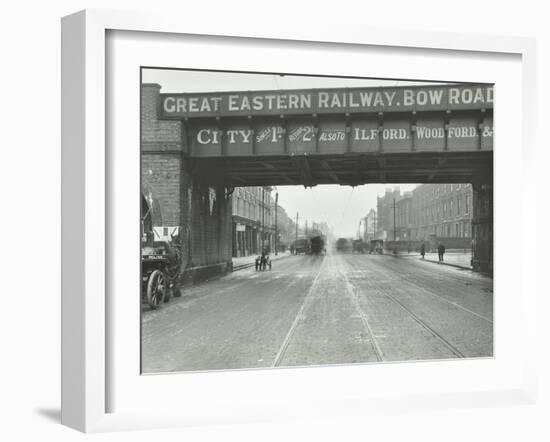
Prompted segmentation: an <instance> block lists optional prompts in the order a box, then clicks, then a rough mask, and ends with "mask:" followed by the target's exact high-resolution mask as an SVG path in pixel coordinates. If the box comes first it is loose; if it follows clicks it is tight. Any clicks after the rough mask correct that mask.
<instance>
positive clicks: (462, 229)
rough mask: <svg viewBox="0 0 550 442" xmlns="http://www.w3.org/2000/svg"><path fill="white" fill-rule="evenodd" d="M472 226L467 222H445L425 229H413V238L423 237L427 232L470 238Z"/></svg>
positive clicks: (439, 235)
mask: <svg viewBox="0 0 550 442" xmlns="http://www.w3.org/2000/svg"><path fill="white" fill-rule="evenodd" d="M471 229H472V226H471V224H470V223H469V222H464V223H447V224H438V225H434V226H430V227H428V228H427V229H418V230H416V231H414V230H413V234H412V236H413V238H414V237H416V238H423V237H425V236H426V235H428V234H433V235H436V236H438V237H440V238H470V236H471V233H472V232H471Z"/></svg>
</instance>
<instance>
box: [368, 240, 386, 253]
mask: <svg viewBox="0 0 550 442" xmlns="http://www.w3.org/2000/svg"><path fill="white" fill-rule="evenodd" d="M372 253H378V254H380V255H382V254H383V253H384V240H382V239H373V240H371V242H370V247H369V254H372Z"/></svg>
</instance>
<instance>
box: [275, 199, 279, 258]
mask: <svg viewBox="0 0 550 442" xmlns="http://www.w3.org/2000/svg"><path fill="white" fill-rule="evenodd" d="M278 204H279V192H275V255H277V254H278V253H279V250H278V249H279V229H278V226H277V205H278Z"/></svg>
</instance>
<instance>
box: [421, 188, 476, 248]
mask: <svg viewBox="0 0 550 442" xmlns="http://www.w3.org/2000/svg"><path fill="white" fill-rule="evenodd" d="M472 197H473V191H472V186H471V184H423V185H421V186H418V187H417V188H416V189H414V190H413V199H412V200H413V206H412V217H413V224H414V227H413V229H412V231H411V235H412V239H417V240H427V239H429V238H438V239H444V240H445V241H446V242H447V243H448V246H447V247H453V246H456V247H464V246H469V243H470V241H471V236H472V217H473V212H472Z"/></svg>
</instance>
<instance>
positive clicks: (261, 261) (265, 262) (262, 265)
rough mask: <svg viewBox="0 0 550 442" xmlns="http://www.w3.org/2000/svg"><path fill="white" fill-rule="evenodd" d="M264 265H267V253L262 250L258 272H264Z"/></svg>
mask: <svg viewBox="0 0 550 442" xmlns="http://www.w3.org/2000/svg"><path fill="white" fill-rule="evenodd" d="M266 265H267V253H266V251H265V250H264V251H263V252H262V257H261V259H260V270H265V267H266Z"/></svg>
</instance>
